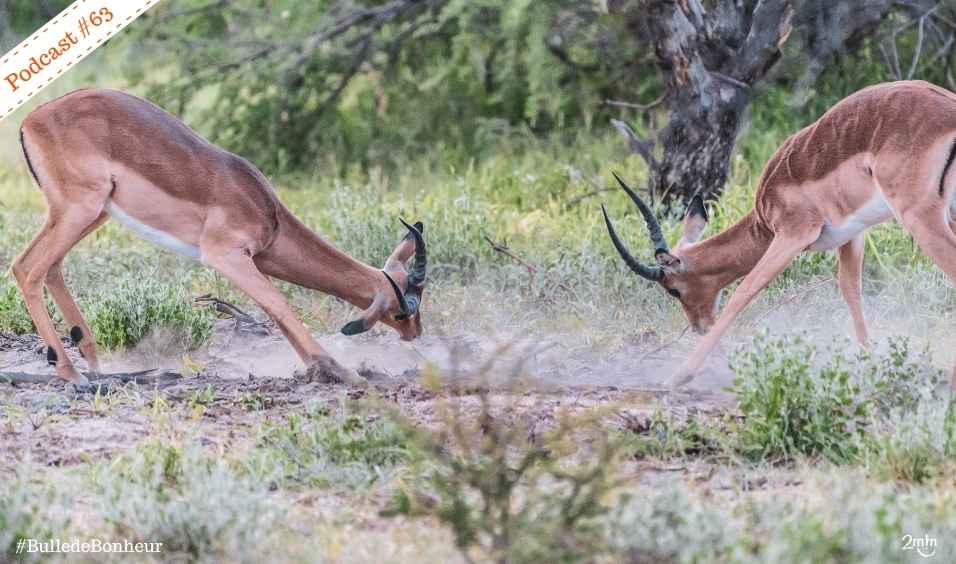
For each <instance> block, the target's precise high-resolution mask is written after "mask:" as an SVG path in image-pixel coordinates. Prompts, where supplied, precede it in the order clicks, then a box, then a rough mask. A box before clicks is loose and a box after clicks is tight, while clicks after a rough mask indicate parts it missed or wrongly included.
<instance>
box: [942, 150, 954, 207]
mask: <svg viewBox="0 0 956 564" xmlns="http://www.w3.org/2000/svg"><path fill="white" fill-rule="evenodd" d="M953 159H956V139H954V140H953V146H952V147H950V149H949V158H947V159H946V166H944V167H943V175H942V176H940V177H939V195H940V196H942V195H943V190H945V189H946V186H945V185H944V184H943V183H944V182H945V181H946V172H947V171H949V165H951V164H953Z"/></svg>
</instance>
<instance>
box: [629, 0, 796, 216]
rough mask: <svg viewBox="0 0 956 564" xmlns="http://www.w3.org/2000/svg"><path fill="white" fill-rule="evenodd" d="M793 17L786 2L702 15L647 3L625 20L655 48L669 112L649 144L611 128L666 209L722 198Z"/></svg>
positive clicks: (725, 5) (685, 1)
mask: <svg viewBox="0 0 956 564" xmlns="http://www.w3.org/2000/svg"><path fill="white" fill-rule="evenodd" d="M792 14H793V10H792V8H791V6H790V1H789V0H760V1H743V2H741V1H737V0H718V1H717V2H714V3H712V4H711V5H709V9H707V10H705V9H704V8H703V6H702V5H701V3H700V1H699V0H678V1H675V0H645V1H644V2H641V3H639V4H638V8H637V9H636V10H632V11H631V12H629V13H627V14H625V18H626V21H627V25H628V28H629V29H630V30H632V32H633V33H637V34H640V35H641V36H643V37H644V38H645V39H647V40H648V41H649V42H650V43H651V44H652V45H654V49H655V54H656V58H657V63H658V66H659V67H660V69H661V71H662V73H663V76H664V83H665V86H666V88H667V91H668V97H669V104H668V109H669V113H668V122H667V125H666V126H665V127H664V128H663V129H662V130H661V131H659V132H658V133H657V134H656V135H655V136H654V138H653V139H651V140H647V141H645V140H642V139H640V138H638V137H637V136H636V135H635V134H634V132H633V130H632V129H631V128H630V127H628V126H627V125H626V124H624V123H623V122H619V121H615V122H613V123H614V126H615V127H617V129H618V130H619V131H621V133H622V134H624V135H625V136H626V137H627V139H628V141H629V143H630V146H631V148H632V149H633V150H634V151H636V152H638V153H639V154H641V155H642V156H643V157H644V159H645V161H647V163H648V167H649V169H650V175H649V179H648V187H647V188H648V191H649V192H650V193H651V196H652V198H653V197H656V198H660V200H661V202H662V203H663V204H664V207H665V209H667V210H670V209H671V208H672V206H673V204H675V203H678V202H685V203H686V202H689V201H690V200H691V198H693V197H694V196H695V195H698V194H699V195H701V196H703V197H704V198H705V199H715V198H717V197H718V196H719V195H720V192H721V190H722V189H723V186H724V183H725V181H726V180H727V172H728V166H729V163H730V155H731V152H732V151H733V148H734V143H735V141H736V139H737V134H738V133H739V131H740V124H741V121H742V118H743V116H744V112H745V110H746V109H747V105H748V104H749V102H750V97H751V88H752V87H753V85H754V84H756V83H757V82H759V81H760V80H761V79H762V78H763V77H764V76H766V74H767V72H768V71H769V70H770V69H771V68H772V67H773V65H774V64H775V63H776V62H777V60H778V59H779V58H780V46H781V45H783V43H784V42H785V41H786V39H787V37H788V36H789V34H790V30H791V26H790V20H791V16H792ZM658 145H659V146H660V150H661V152H660V154H661V158H660V160H659V161H658V160H657V158H656V157H655V156H654V152H655V151H654V149H655V148H656V147H657V146H658Z"/></svg>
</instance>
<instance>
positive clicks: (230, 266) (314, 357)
mask: <svg viewBox="0 0 956 564" xmlns="http://www.w3.org/2000/svg"><path fill="white" fill-rule="evenodd" d="M202 261H203V263H205V264H207V265H209V266H210V267H212V268H214V269H216V270H217V271H218V272H219V273H220V274H222V275H223V276H225V277H226V278H227V279H228V280H229V281H230V282H232V284H233V285H235V286H236V287H237V288H239V289H240V290H242V291H243V292H244V293H245V294H246V295H248V296H249V297H250V298H252V299H253V300H254V301H255V302H256V304H258V305H259V307H260V308H262V310H263V311H264V312H266V315H268V316H269V317H270V318H271V319H272V320H273V321H274V322H275V324H276V325H277V326H278V327H279V329H280V330H281V331H282V333H283V334H284V335H285V337H286V339H288V340H289V343H290V344H291V345H292V348H294V349H295V352H296V354H298V355H299V358H301V359H302V362H304V363H305V365H306V368H307V369H308V370H309V371H310V372H311V371H314V370H317V371H318V374H317V375H318V376H319V377H320V378H322V379H325V380H340V381H344V382H346V383H350V384H357V383H360V382H364V380H363V379H362V377H361V376H359V375H358V374H357V373H356V372H355V371H354V370H351V369H349V368H346V367H344V366H342V365H340V364H339V363H338V362H336V361H335V360H334V359H333V358H332V356H331V355H329V353H328V352H326V351H325V349H323V348H322V347H321V346H320V345H319V343H317V342H316V340H315V339H314V338H313V337H312V334H311V333H309V331H308V330H307V329H306V328H305V325H303V324H302V322H301V321H299V318H298V317H296V315H295V312H293V311H292V308H291V307H290V306H289V303H288V302H287V301H286V299H285V296H283V295H282V292H280V291H279V290H278V289H277V288H276V287H275V286H274V285H273V284H272V282H270V281H269V279H268V278H266V276H265V275H264V274H262V272H260V271H259V269H258V267H256V265H255V263H254V262H253V261H252V258H251V257H250V256H249V255H248V254H247V253H246V252H244V251H243V250H241V249H234V250H229V251H225V252H220V251H217V250H213V251H211V252H210V251H209V250H207V249H202Z"/></svg>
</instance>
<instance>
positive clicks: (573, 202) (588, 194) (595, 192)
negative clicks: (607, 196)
mask: <svg viewBox="0 0 956 564" xmlns="http://www.w3.org/2000/svg"><path fill="white" fill-rule="evenodd" d="M615 190H618V188H598V189H597V190H591V191H590V192H585V193H584V194H581V195H579V196H575V197H573V198H571V199H570V200H568V201H567V202H565V204H564V206H565V207H566V208H570V207H572V206H575V205H577V204H578V203H579V202H580V201H581V200H584V199H587V198H590V197H592V196H597V195H598V194H600V193H602V192H613V191H615Z"/></svg>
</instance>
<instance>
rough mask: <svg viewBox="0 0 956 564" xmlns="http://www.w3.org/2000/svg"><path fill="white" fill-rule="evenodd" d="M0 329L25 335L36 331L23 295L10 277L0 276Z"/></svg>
mask: <svg viewBox="0 0 956 564" xmlns="http://www.w3.org/2000/svg"><path fill="white" fill-rule="evenodd" d="M0 331H9V332H11V333H16V334H17V335H24V334H26V333H32V332H33V331H34V326H33V319H32V318H31V317H30V312H29V311H27V305H26V303H24V301H23V295H22V294H21V293H20V289H19V288H17V285H16V284H14V283H13V281H11V280H10V278H9V277H3V278H0Z"/></svg>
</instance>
